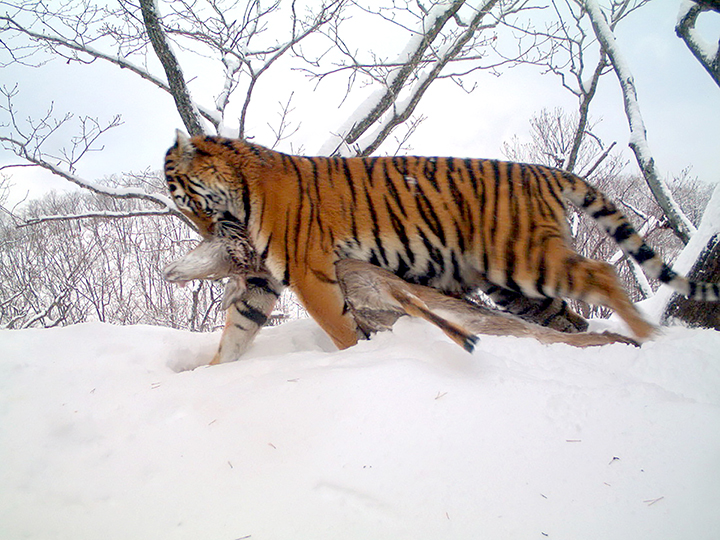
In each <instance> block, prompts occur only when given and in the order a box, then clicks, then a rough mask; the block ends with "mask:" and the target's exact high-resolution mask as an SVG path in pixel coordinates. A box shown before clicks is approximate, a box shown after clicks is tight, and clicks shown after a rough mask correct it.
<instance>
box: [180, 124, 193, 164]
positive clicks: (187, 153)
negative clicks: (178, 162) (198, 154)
mask: <svg viewBox="0 0 720 540" xmlns="http://www.w3.org/2000/svg"><path fill="white" fill-rule="evenodd" d="M175 136H176V137H177V139H176V141H175V144H176V145H177V147H178V150H179V151H180V155H181V156H182V160H183V161H190V160H191V159H192V158H193V157H194V156H195V146H194V145H193V143H192V141H191V140H190V137H188V136H187V135H185V133H183V132H182V131H180V130H179V129H176V130H175Z"/></svg>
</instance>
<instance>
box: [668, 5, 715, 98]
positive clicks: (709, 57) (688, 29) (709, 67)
mask: <svg viewBox="0 0 720 540" xmlns="http://www.w3.org/2000/svg"><path fill="white" fill-rule="evenodd" d="M713 10H714V11H720V7H718V6H717V4H716V5H715V7H712V6H711V5H708V3H706V2H702V1H699V2H691V1H687V2H685V3H683V4H682V6H681V8H680V14H679V16H678V23H677V26H676V27H675V33H676V34H677V35H678V37H679V38H681V39H682V40H683V41H684V42H685V45H687V47H688V49H690V52H692V53H693V55H694V56H695V58H697V61H698V62H700V65H702V67H704V68H705V70H706V71H707V72H708V73H709V74H710V77H712V79H713V80H714V81H715V84H717V85H718V86H720V42H719V43H718V44H716V45H714V46H713V45H710V44H709V43H706V42H705V40H703V39H702V37H701V36H700V34H699V33H698V32H697V31H696V30H695V23H696V21H697V18H698V16H699V15H700V13H702V12H703V11H713Z"/></svg>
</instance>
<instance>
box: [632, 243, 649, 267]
mask: <svg viewBox="0 0 720 540" xmlns="http://www.w3.org/2000/svg"><path fill="white" fill-rule="evenodd" d="M631 255H632V257H633V259H635V260H636V261H637V262H638V263H640V264H642V263H644V262H646V261H649V260H650V259H652V258H654V257H655V252H654V251H653V250H652V248H651V247H650V246H648V245H647V244H643V245H642V246H640V248H639V249H638V250H637V251H636V252H635V253H632V254H631Z"/></svg>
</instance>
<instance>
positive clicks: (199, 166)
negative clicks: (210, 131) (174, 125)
mask: <svg viewBox="0 0 720 540" xmlns="http://www.w3.org/2000/svg"><path fill="white" fill-rule="evenodd" d="M235 157H236V151H234V148H233V141H232V140H231V139H223V138H220V137H193V138H192V139H191V138H189V137H188V136H187V135H185V134H184V133H182V132H181V131H179V130H178V131H177V140H176V141H175V144H174V145H173V146H172V147H171V148H170V149H169V150H168V151H167V154H166V155H165V179H166V180H167V183H168V189H169V190H170V194H171V195H172V197H173V200H174V201H175V204H176V205H177V207H178V209H179V210H180V211H181V212H182V213H183V214H184V215H185V216H187V217H188V218H189V219H190V220H191V221H192V222H193V223H194V224H195V225H196V226H197V227H198V230H199V231H200V234H202V236H203V237H205V238H208V237H210V236H213V235H217V234H220V232H219V230H218V228H219V227H221V226H222V223H227V222H237V223H240V224H241V225H242V226H243V227H245V226H247V221H248V219H249V216H248V214H249V202H248V199H249V195H248V194H247V185H246V183H245V182H244V176H245V175H244V171H243V163H242V161H239V160H238V159H234V158H235Z"/></svg>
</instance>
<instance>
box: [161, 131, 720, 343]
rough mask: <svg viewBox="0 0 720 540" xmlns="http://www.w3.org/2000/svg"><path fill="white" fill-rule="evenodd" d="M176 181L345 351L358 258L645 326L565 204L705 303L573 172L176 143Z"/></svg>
mask: <svg viewBox="0 0 720 540" xmlns="http://www.w3.org/2000/svg"><path fill="white" fill-rule="evenodd" d="M165 174H166V177H167V181H168V186H169V189H170V192H171V194H172V196H173V198H174V199H175V201H176V203H177V205H178V208H179V209H180V210H181V211H182V212H183V213H184V214H185V215H187V216H188V217H189V218H190V219H191V220H193V222H195V223H196V224H197V226H198V228H199V229H200V231H201V233H202V234H203V235H204V236H206V237H210V236H213V235H215V236H218V235H222V234H223V232H222V231H223V229H224V228H225V227H227V226H228V225H227V224H230V223H234V224H236V226H239V227H242V228H243V229H244V230H246V231H247V234H248V236H249V238H250V241H251V242H252V244H253V246H254V248H255V250H256V251H257V253H258V254H259V256H260V259H261V261H262V263H263V264H264V265H265V266H266V267H267V268H268V270H269V272H270V273H271V274H272V275H273V276H274V278H275V279H277V280H278V281H280V282H282V284H283V285H286V286H290V287H291V288H292V289H293V290H294V291H295V292H296V294H297V295H298V297H299V299H300V301H301V302H302V303H303V305H304V306H305V307H306V309H307V310H308V312H309V313H310V314H311V315H312V316H313V317H314V318H315V319H316V320H317V322H318V323H319V324H320V325H321V326H322V327H323V328H324V329H325V331H327V332H328V334H329V335H330V336H331V337H332V339H333V340H334V342H335V343H336V344H337V345H338V346H339V347H341V348H344V347H348V346H350V345H353V344H354V343H355V342H356V340H357V336H356V331H355V324H354V321H353V320H352V317H350V316H349V315H348V314H347V313H345V312H344V310H343V297H342V293H341V291H340V288H339V286H338V283H337V279H336V275H335V268H334V263H335V261H337V260H339V259H358V260H361V261H365V262H369V263H372V264H374V265H376V266H379V267H381V268H383V269H386V270H388V271H390V272H392V273H394V274H396V275H397V276H399V277H401V278H403V279H405V280H406V281H409V282H411V283H415V284H420V285H425V286H429V287H432V288H435V289H438V290H440V291H442V292H443V293H446V294H450V295H463V294H466V293H468V292H471V291H473V290H475V289H476V288H478V287H484V288H488V285H489V286H490V287H491V288H492V287H494V288H495V289H497V290H499V291H502V292H503V293H507V294H510V295H513V294H514V295H516V296H523V297H529V298H540V299H543V298H546V299H551V298H563V297H565V298H567V297H569V298H577V299H582V300H585V301H587V302H589V303H592V304H599V305H604V306H607V307H609V308H611V309H613V310H614V311H616V312H617V313H618V314H619V315H620V317H622V319H623V320H624V321H625V322H626V323H627V324H628V325H629V327H630V328H631V330H632V331H633V333H634V334H635V336H636V337H638V338H639V339H644V338H647V337H649V336H650V335H651V333H652V331H653V328H652V326H651V325H650V324H648V323H647V322H646V321H644V320H643V319H642V317H641V316H640V314H639V313H638V312H637V310H636V309H635V307H634V306H633V305H632V303H631V302H630V300H629V299H628V297H627V295H626V294H625V292H624V291H623V290H622V288H621V286H620V285H619V283H618V280H617V277H616V275H615V273H614V271H613V269H612V267H611V266H609V265H608V264H606V263H603V262H599V261H594V260H591V259H586V258H584V257H582V256H580V255H578V254H577V253H576V252H574V251H573V250H572V249H571V248H570V246H569V242H568V231H567V224H566V219H565V202H566V201H570V202H572V203H573V204H575V205H577V206H579V207H580V208H582V209H583V210H585V211H586V212H587V213H588V214H589V215H591V216H592V217H593V218H595V219H596V220H597V221H598V222H599V223H600V225H601V226H603V227H604V228H605V230H606V231H607V232H608V234H610V235H611V236H612V237H613V238H614V239H615V240H616V241H617V242H618V244H619V245H620V246H621V247H622V248H623V249H624V250H625V251H627V252H628V253H629V254H630V255H632V256H633V257H634V258H635V259H636V260H637V261H638V262H639V263H640V264H641V266H642V268H643V269H644V270H645V271H646V273H647V274H648V275H650V276H651V277H657V278H659V279H660V280H661V281H663V282H664V283H667V284H668V285H670V286H671V287H673V288H675V289H676V290H678V291H679V292H681V293H683V294H687V295H690V296H692V297H693V298H697V299H704V300H717V299H718V297H719V296H720V292H719V291H718V286H717V285H714V284H698V283H695V284H691V283H689V282H688V281H687V280H686V279H685V278H684V277H682V276H678V275H677V274H676V273H674V272H673V271H672V270H671V269H670V268H669V267H668V266H667V265H665V264H664V263H663V262H662V260H660V258H659V257H657V256H656V255H655V253H654V252H653V251H652V249H651V248H650V247H648V246H647V245H646V244H645V243H644V241H643V240H642V238H640V237H639V236H638V235H637V233H636V232H635V230H634V229H633V228H632V226H631V225H630V223H629V222H628V220H627V219H626V218H625V216H623V215H622V214H621V213H620V212H619V211H618V210H617V208H616V207H615V206H614V205H613V204H612V203H611V202H610V201H608V200H607V199H606V198H605V197H604V196H603V195H602V194H601V193H600V192H598V191H597V190H595V189H594V188H593V187H592V186H590V185H589V184H587V183H586V182H585V181H584V180H582V179H581V178H579V177H577V176H574V175H572V174H569V173H567V172H564V171H561V170H558V169H552V168H548V167H543V166H540V165H525V164H520V163H510V162H501V161H494V160H481V159H458V158H425V157H374V158H339V157H337V158H327V157H315V158H309V157H299V156H290V155H285V154H282V153H279V152H274V151H271V150H268V149H266V148H263V147H261V146H259V145H255V144H252V143H249V142H246V141H242V140H235V139H225V138H221V137H195V138H193V139H188V138H187V137H185V136H184V135H182V134H178V140H177V142H176V144H175V145H174V146H173V147H172V148H171V149H170V150H169V151H168V153H167V156H166V162H165Z"/></svg>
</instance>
